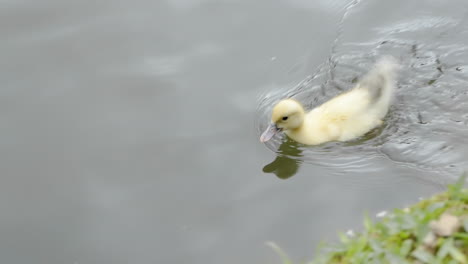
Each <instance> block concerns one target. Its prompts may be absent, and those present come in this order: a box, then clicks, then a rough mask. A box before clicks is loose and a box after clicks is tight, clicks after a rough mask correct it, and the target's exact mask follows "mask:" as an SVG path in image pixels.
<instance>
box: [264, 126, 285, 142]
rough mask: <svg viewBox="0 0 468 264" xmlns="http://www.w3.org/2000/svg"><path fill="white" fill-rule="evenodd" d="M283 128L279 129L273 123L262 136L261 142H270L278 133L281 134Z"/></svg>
mask: <svg viewBox="0 0 468 264" xmlns="http://www.w3.org/2000/svg"><path fill="white" fill-rule="evenodd" d="M281 130H282V129H281V128H279V127H277V126H276V124H274V123H271V124H270V125H269V126H268V127H267V129H265V132H263V134H262V135H261V136H260V142H267V141H268V140H270V139H271V138H272V137H273V136H274V135H275V134H276V133H278V132H281Z"/></svg>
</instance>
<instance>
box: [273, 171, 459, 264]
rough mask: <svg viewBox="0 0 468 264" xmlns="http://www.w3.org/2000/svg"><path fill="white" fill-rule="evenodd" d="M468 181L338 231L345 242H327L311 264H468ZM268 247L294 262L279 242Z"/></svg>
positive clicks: (285, 259) (288, 262) (286, 260)
mask: <svg viewBox="0 0 468 264" xmlns="http://www.w3.org/2000/svg"><path fill="white" fill-rule="evenodd" d="M465 182H466V176H463V177H461V178H460V179H459V180H458V181H457V182H456V183H455V184H452V185H449V186H448V188H447V191H446V192H444V193H441V194H438V195H435V196H433V197H432V198H429V199H426V200H423V201H421V202H419V203H417V204H416V205H414V206H412V207H409V208H405V209H395V210H393V212H391V213H389V214H387V215H386V216H385V217H384V218H382V219H381V220H380V221H378V222H372V221H371V219H370V218H369V217H368V216H366V217H365V219H364V230H363V231H362V232H361V233H357V234H350V233H348V234H339V236H340V243H338V244H336V245H325V246H322V247H321V249H320V250H319V254H318V256H317V257H316V258H315V259H314V260H313V261H312V262H311V263H310V264H337V263H340V264H348V263H349V264H354V263H357V264H360V263H389V264H393V263H398V264H400V263H401V264H405V263H428V264H445V263H447V264H452V263H453V264H458V263H462V264H468V189H466V188H464V183H465ZM269 245H270V247H272V248H273V249H274V250H275V251H276V252H277V253H278V254H279V255H280V256H281V258H282V260H283V263H284V264H291V263H292V262H291V260H290V259H289V258H288V257H287V255H286V254H285V253H284V252H283V251H282V250H281V249H280V248H279V247H278V246H277V245H276V244H274V243H271V242H270V243H269Z"/></svg>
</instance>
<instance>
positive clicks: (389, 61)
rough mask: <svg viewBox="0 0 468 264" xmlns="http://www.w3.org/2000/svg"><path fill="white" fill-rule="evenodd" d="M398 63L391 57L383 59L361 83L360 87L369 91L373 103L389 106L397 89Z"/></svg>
mask: <svg viewBox="0 0 468 264" xmlns="http://www.w3.org/2000/svg"><path fill="white" fill-rule="evenodd" d="M397 69H398V63H397V61H396V59H395V58H393V57H391V56H385V57H382V58H381V59H380V60H379V61H378V62H377V63H376V64H375V66H374V68H373V69H372V70H371V71H370V72H369V73H368V74H367V75H365V76H364V78H363V79H362V80H361V81H360V82H359V87H360V88H364V89H367V90H368V91H369V94H370V96H371V103H377V102H379V104H389V103H390V100H391V98H392V95H393V91H394V89H395V78H396V72H397Z"/></svg>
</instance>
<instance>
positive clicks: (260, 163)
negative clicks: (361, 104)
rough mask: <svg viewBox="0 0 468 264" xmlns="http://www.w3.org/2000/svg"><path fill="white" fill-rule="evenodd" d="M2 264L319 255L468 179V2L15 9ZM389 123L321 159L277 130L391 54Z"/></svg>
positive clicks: (7, 47) (9, 50)
mask: <svg viewBox="0 0 468 264" xmlns="http://www.w3.org/2000/svg"><path fill="white" fill-rule="evenodd" d="M0 7H1V9H0V12H1V15H0V19H1V22H2V23H0V29H1V31H0V32H1V36H2V38H1V40H2V41H1V42H0V54H1V57H2V60H1V62H0V72H1V73H0V76H1V77H0V78H1V83H2V86H1V88H0V100H1V103H0V109H2V110H1V111H0V113H1V120H2V122H0V126H1V131H2V133H1V137H0V145H1V151H0V155H1V159H0V162H1V165H0V168H1V175H2V176H1V177H2V178H1V179H2V181H1V184H0V210H1V216H0V232H1V238H0V262H1V263H12V264H15V263H18V264H20V263H21V264H24V263H47V264H55V263H57V264H58V263H60V264H62V263H71V264H75V263H76V264H78V263H80V264H84V263H86V264H94V263H96V264H98V263H99V264H102V263H113V264H118V263H279V258H278V256H277V255H276V253H274V252H273V251H272V250H271V249H270V248H268V247H267V246H266V245H265V242H267V241H274V242H275V243H277V244H278V245H280V246H281V247H282V248H283V249H284V250H285V251H286V252H287V253H288V254H289V255H290V256H291V258H292V259H293V260H296V261H302V260H310V259H311V258H312V257H313V255H314V251H315V247H316V246H317V245H318V243H319V242H320V241H322V240H334V239H335V237H336V232H337V231H346V230H348V229H359V227H360V226H361V220H362V216H363V215H364V213H365V212H369V214H370V215H375V214H377V213H378V212H380V211H383V210H389V209H391V208H395V207H405V206H407V205H410V204H412V203H415V202H417V201H418V199H419V198H420V197H428V196H430V195H432V194H434V193H436V192H438V191H441V190H443V189H444V186H445V185H446V184H447V183H449V182H452V181H454V180H455V179H457V177H458V176H459V175H460V174H461V173H462V172H463V171H464V170H465V169H466V168H467V167H468V162H467V161H466V157H468V150H467V149H468V148H467V147H468V139H467V137H466V135H467V134H468V48H467V46H466V43H467V41H468V2H466V1H464V0H452V1H445V2H439V1H429V0H428V1H401V0H398V1H393V2H391V1H364V0H361V1H315V2H313V3H312V2H310V1H303V0H293V1H276V0H275V1H204V0H200V1H196V0H171V1H149V0H139V1H110V0H102V1H88V0H85V1H53V0H44V1H31V0H29V1H27V0H24V1H11V0H10V1H9V0H6V1H1V2H0ZM386 54H390V55H393V56H395V57H397V58H398V59H399V60H400V61H401V66H402V69H401V70H400V75H399V80H398V89H397V95H396V98H397V99H396V100H395V103H394V105H393V106H392V109H391V111H390V114H389V115H388V117H387V119H386V122H385V125H384V126H383V127H382V128H381V129H378V130H375V131H372V132H371V133H370V134H368V135H366V137H364V138H361V139H358V140H356V141H353V142H346V143H329V144H325V145H322V146H316V147H307V146H302V145H300V144H296V143H294V142H292V141H288V140H287V139H285V138H281V137H277V138H275V139H274V140H272V141H271V142H269V143H268V144H266V145H263V144H261V143H260V142H259V140H258V137H259V135H260V131H261V130H262V129H263V128H264V127H265V126H266V125H267V123H268V121H269V120H268V119H269V117H268V115H269V111H270V109H271V107H272V105H273V104H274V102H276V101H277V100H280V99H282V98H285V97H288V96H293V97H295V98H297V99H299V100H301V101H302V102H304V103H305V105H306V106H307V107H308V108H313V107H314V106H316V105H318V104H320V103H321V102H323V101H326V100H327V99H329V98H331V97H332V96H333V95H336V94H338V93H339V92H341V91H343V90H346V89H349V88H351V87H352V86H353V84H354V83H355V82H356V80H357V79H358V78H359V77H360V76H362V74H364V73H365V72H366V71H367V70H369V69H370V67H371V66H372V64H373V63H374V62H375V60H376V59H378V58H379V57H380V56H382V55H386Z"/></svg>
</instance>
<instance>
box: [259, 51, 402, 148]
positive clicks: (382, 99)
mask: <svg viewBox="0 0 468 264" xmlns="http://www.w3.org/2000/svg"><path fill="white" fill-rule="evenodd" d="M396 69H397V64H396V62H395V60H394V59H393V58H392V57H384V58H382V59H381V60H380V61H379V62H378V63H377V64H376V65H375V66H374V68H373V69H372V70H371V71H370V72H369V73H368V74H367V75H365V76H364V78H362V80H361V81H360V82H359V83H358V84H357V85H356V87H354V88H353V89H351V90H350V91H347V92H344V93H342V94H340V95H338V96H336V97H334V98H332V99H331V100H329V101H327V102H325V103H324V104H322V105H320V106H319V107H317V108H314V109H312V110H311V111H310V112H308V113H306V112H305V111H304V108H303V106H302V105H301V103H299V102H298V101H296V100H293V99H285V100H282V101H280V102H279V103H278V104H276V105H275V107H274V108H273V111H272V115H271V122H272V123H271V124H270V125H269V126H268V128H267V129H266V130H265V132H263V134H262V135H261V137H260V141H261V142H266V141H268V140H270V139H271V138H272V137H273V136H274V135H275V134H276V133H278V132H281V131H284V133H286V135H288V136H289V137H290V138H291V139H293V140H295V141H297V142H299V143H302V144H306V145H318V144H322V143H325V142H329V141H348V140H352V139H356V138H358V137H360V136H363V135H364V134H366V133H367V132H369V131H370V130H372V129H373V128H375V127H377V126H380V125H381V124H382V123H383V121H382V119H383V118H384V117H385V115H386V114H387V112H388V108H389V106H390V103H391V101H392V97H393V92H394V90H395V75H396Z"/></svg>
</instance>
